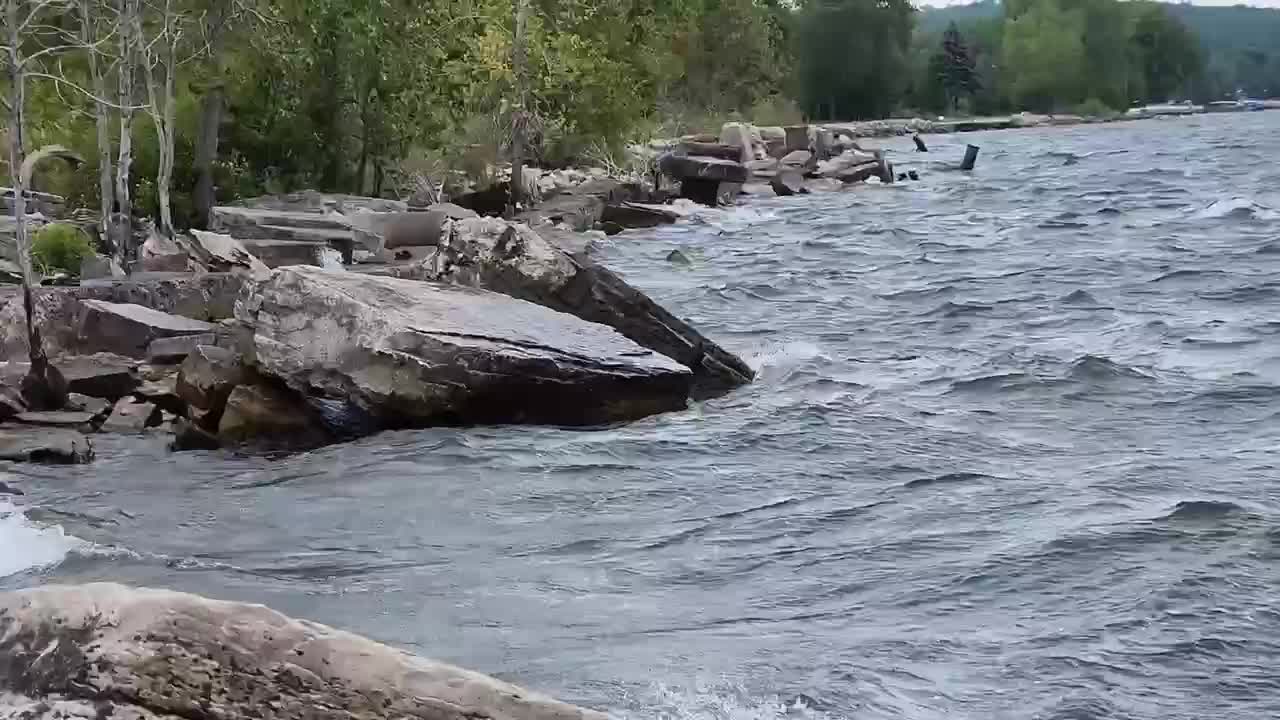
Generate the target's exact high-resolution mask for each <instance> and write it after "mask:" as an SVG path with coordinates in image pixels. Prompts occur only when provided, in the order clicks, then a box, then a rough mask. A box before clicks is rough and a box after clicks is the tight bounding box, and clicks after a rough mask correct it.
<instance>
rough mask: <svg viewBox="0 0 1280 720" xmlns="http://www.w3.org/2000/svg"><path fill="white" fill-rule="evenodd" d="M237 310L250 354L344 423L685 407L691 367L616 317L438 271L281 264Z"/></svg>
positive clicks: (615, 417)
mask: <svg viewBox="0 0 1280 720" xmlns="http://www.w3.org/2000/svg"><path fill="white" fill-rule="evenodd" d="M462 222H464V223H465V222H481V220H478V219H477V220H471V221H462ZM499 252H506V250H503V249H499ZM237 316H238V319H239V320H240V321H241V323H242V324H243V325H244V326H245V327H247V328H251V329H252V332H251V336H250V337H248V338H247V344H248V346H249V347H248V350H249V352H248V353H247V355H246V359H247V360H248V362H249V364H250V365H252V366H253V368H254V369H255V370H256V371H257V372H258V373H260V374H261V375H263V376H265V377H266V378H268V379H274V380H276V381H278V382H280V383H281V384H283V385H285V386H287V387H288V388H290V389H291V390H292V391H294V392H295V393H298V394H299V395H301V396H303V397H304V398H306V399H307V401H308V402H310V403H313V404H314V403H316V402H319V403H322V404H323V406H324V413H323V416H324V418H325V421H326V424H327V426H328V427H330V428H333V429H335V430H336V431H338V432H340V433H347V432H350V429H351V428H358V432H360V433H363V432H371V431H373V430H377V429H382V428H396V427H415V426H428V425H438V424H455V423H463V424H474V423H508V422H514V423H548V424H563V425H594V424H601V423H610V422H616V421H622V420H631V419H635V418H639V417H643V416H646V415H650V414H653V413H657V412H664V411H668V410H676V409H682V408H684V407H685V404H686V400H687V397H688V394H689V389H690V384H691V380H692V378H691V375H690V373H689V371H688V370H687V369H686V368H684V367H682V366H681V365H679V364H678V363H676V362H675V361H673V360H671V359H669V358H667V357H664V356H662V355H660V354H658V353H655V352H653V351H651V350H647V349H645V348H643V347H640V346H639V345H636V344H635V343H633V342H632V341H630V340H628V339H626V338H625V337H623V336H622V335H620V334H618V333H616V332H615V331H614V330H612V329H611V328H608V327H605V326H602V325H597V324H593V323H588V322H583V321H581V320H579V319H577V318H575V317H573V316H571V315H568V314H564V313H558V312H555V311H553V310H549V309H547V308H545V307H540V306H538V305H535V304H533V303H528V302H523V301H520V300H516V299H513V298H511V297H507V296H504V295H499V294H497V293H492V292H485V291H481V290H474V289H470V288H460V287H456V286H450V285H443V284H438V283H428V282H417V281H414V280H401V279H397V278H386V277H374V276H369V275H361V274H357V273H349V272H340V271H339V272H335V271H326V270H321V269H319V268H309V267H288V268H280V269H278V270H276V271H275V273H274V274H273V275H272V276H271V277H270V278H269V279H267V280H265V281H263V282H259V283H254V284H253V285H252V286H247V287H246V291H245V293H244V295H243V296H242V297H241V302H240V303H239V304H238V305H237Z"/></svg>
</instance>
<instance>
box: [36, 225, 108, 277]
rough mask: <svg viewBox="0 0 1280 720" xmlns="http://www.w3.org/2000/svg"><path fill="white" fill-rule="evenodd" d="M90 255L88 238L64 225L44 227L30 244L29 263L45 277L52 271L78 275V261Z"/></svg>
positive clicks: (75, 229) (76, 229) (90, 244)
mask: <svg viewBox="0 0 1280 720" xmlns="http://www.w3.org/2000/svg"><path fill="white" fill-rule="evenodd" d="M92 254H93V244H92V243H91V242H90V241H89V236H87V235H85V234H84V232H82V231H81V230H80V228H78V227H76V226H74V225H67V224H65V223H54V224H52V225H45V226H44V227H42V228H40V229H39V230H38V231H37V232H36V235H35V239H34V240H33V241H32V243H31V262H32V264H33V265H34V266H35V267H36V268H38V269H39V270H40V272H42V273H44V274H46V275H47V274H49V273H51V272H53V271H61V272H65V273H67V274H69V275H79V274H80V261H81V260H82V259H84V258H85V257H87V256H89V255H92Z"/></svg>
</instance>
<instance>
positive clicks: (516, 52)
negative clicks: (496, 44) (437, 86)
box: [507, 0, 529, 215]
mask: <svg viewBox="0 0 1280 720" xmlns="http://www.w3.org/2000/svg"><path fill="white" fill-rule="evenodd" d="M512 1H513V2H514V3H515V7H514V10H515V32H514V33H513V35H512V39H511V66H512V70H513V71H514V73H515V79H516V105H515V110H514V112H512V114H511V183H510V184H511V192H510V204H509V206H508V209H507V210H508V213H509V214H511V215H515V213H516V212H517V211H518V210H519V207H520V201H521V200H523V199H524V197H523V196H524V152H525V129H526V126H527V125H528V107H527V105H528V101H529V78H528V67H527V65H528V59H527V57H526V55H527V52H526V48H525V42H526V40H527V38H526V37H525V33H526V30H527V25H528V24H529V0H512Z"/></svg>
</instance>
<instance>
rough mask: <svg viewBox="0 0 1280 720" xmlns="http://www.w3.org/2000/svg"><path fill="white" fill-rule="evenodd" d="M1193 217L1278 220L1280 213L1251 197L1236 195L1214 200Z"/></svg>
mask: <svg viewBox="0 0 1280 720" xmlns="http://www.w3.org/2000/svg"><path fill="white" fill-rule="evenodd" d="M1192 217H1193V218H1195V219H1196V220H1276V219H1278V218H1280V213H1277V212H1276V211H1275V210H1273V209H1271V208H1269V207H1267V206H1266V205H1263V204H1261V203H1258V202H1255V201H1253V200H1250V199H1249V198H1242V197H1235V198H1231V199H1230V200H1217V201H1214V202H1213V203H1210V204H1209V206H1208V207H1206V208H1204V209H1201V210H1198V211H1196V212H1195V213H1194V214H1193V215H1192Z"/></svg>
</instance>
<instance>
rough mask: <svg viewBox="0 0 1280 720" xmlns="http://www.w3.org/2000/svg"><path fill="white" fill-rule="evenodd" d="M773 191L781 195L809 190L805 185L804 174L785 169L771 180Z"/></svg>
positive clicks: (802, 192)
mask: <svg viewBox="0 0 1280 720" xmlns="http://www.w3.org/2000/svg"><path fill="white" fill-rule="evenodd" d="M769 186H770V187H772V188H773V192H774V193H776V194H778V195H779V196H783V197H785V196H788V195H803V194H806V193H808V192H809V191H808V190H807V189H806V188H805V186H804V176H803V175H801V174H800V173H799V172H797V171H795V170H784V171H783V172H780V173H778V174H777V175H775V176H774V178H773V180H771V181H769Z"/></svg>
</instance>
